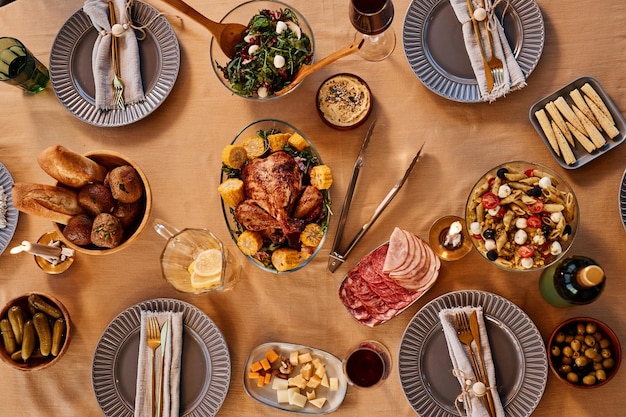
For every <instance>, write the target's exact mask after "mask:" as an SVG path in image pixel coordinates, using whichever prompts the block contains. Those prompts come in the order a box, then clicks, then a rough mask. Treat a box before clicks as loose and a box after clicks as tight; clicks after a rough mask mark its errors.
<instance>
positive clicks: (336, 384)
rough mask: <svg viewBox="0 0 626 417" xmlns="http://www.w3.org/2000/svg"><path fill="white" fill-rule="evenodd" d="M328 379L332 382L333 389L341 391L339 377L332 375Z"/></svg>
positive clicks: (331, 388) (331, 387)
mask: <svg viewBox="0 0 626 417" xmlns="http://www.w3.org/2000/svg"><path fill="white" fill-rule="evenodd" d="M328 381H329V382H330V390H331V391H339V378H336V377H332V378H329V379H328Z"/></svg>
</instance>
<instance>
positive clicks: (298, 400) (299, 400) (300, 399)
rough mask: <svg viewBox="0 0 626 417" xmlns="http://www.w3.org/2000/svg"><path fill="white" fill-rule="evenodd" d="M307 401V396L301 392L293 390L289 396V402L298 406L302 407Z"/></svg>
mask: <svg viewBox="0 0 626 417" xmlns="http://www.w3.org/2000/svg"><path fill="white" fill-rule="evenodd" d="M306 402H307V399H306V396H304V395H302V394H300V393H299V392H293V393H291V395H290V396H289V404H291V405H295V406H296V407H300V408H302V407H304V406H305V405H306Z"/></svg>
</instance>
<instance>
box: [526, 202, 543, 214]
mask: <svg viewBox="0 0 626 417" xmlns="http://www.w3.org/2000/svg"><path fill="white" fill-rule="evenodd" d="M528 210H530V212H531V213H541V212H542V211H543V201H541V200H536V201H535V202H534V203H533V204H529V205H528Z"/></svg>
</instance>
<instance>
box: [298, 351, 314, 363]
mask: <svg viewBox="0 0 626 417" xmlns="http://www.w3.org/2000/svg"><path fill="white" fill-rule="evenodd" d="M312 360H313V357H312V356H311V354H310V353H308V352H307V353H303V354H302V355H298V362H300V363H307V362H311V361H312Z"/></svg>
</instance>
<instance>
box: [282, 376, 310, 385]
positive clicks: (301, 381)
mask: <svg viewBox="0 0 626 417" xmlns="http://www.w3.org/2000/svg"><path fill="white" fill-rule="evenodd" d="M287 382H288V384H289V386H290V387H298V388H304V387H306V383H307V380H306V379H304V378H303V377H302V375H300V374H298V375H296V376H294V377H293V378H289V380H288V381H287Z"/></svg>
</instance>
